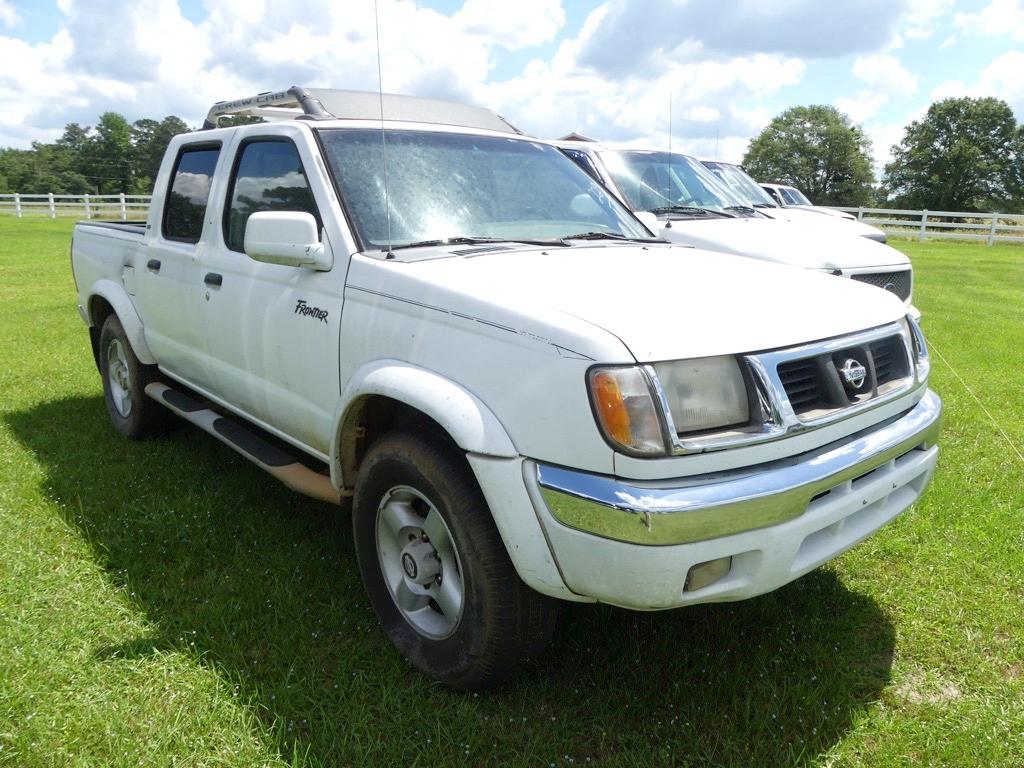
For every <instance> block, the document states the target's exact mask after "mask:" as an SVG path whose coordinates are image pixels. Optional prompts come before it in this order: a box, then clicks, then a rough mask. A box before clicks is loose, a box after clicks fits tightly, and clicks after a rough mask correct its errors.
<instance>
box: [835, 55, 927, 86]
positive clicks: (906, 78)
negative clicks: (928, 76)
mask: <svg viewBox="0 0 1024 768" xmlns="http://www.w3.org/2000/svg"><path fill="white" fill-rule="evenodd" d="M851 71H852V72H853V74H854V76H855V77H856V78H857V79H858V80H862V81H864V82H865V83H867V84H868V85H870V86H872V87H873V88H875V89H878V90H882V91H884V92H886V93H899V94H903V95H905V96H909V95H911V94H913V93H914V92H915V91H917V75H914V74H911V73H910V72H909V71H907V69H905V68H904V67H903V65H902V64H900V60H899V59H897V58H896V57H895V56H893V55H891V54H879V55H875V56H862V57H860V58H858V59H857V60H856V61H854V62H853V67H852V70H851Z"/></svg>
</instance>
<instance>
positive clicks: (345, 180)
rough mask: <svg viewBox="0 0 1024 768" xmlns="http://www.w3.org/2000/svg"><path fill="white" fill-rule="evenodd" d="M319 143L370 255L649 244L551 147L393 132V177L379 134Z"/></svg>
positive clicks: (388, 138) (344, 131)
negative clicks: (607, 241)
mask: <svg viewBox="0 0 1024 768" xmlns="http://www.w3.org/2000/svg"><path fill="white" fill-rule="evenodd" d="M320 137H321V139H322V141H323V146H324V150H325V154H326V157H327V162H328V164H329V165H330V168H331V172H332V174H333V176H334V178H335V181H336V183H337V184H338V187H339V191H340V192H341V195H342V197H343V199H344V201H345V206H346V209H347V211H348V214H349V217H350V218H351V221H352V225H353V227H354V228H355V230H356V233H357V235H358V236H359V238H360V240H361V241H362V243H363V247H365V248H367V249H382V250H383V249H387V248H388V247H401V246H410V245H412V244H417V243H422V244H427V243H430V242H433V243H434V244H438V243H437V241H450V240H460V239H461V240H463V241H465V240H466V239H477V238H480V239H496V240H513V241H515V240H541V239H548V240H554V241H557V239H558V238H565V237H571V236H573V235H580V234H584V235H589V236H590V237H592V238H593V237H598V236H604V235H610V236H611V237H618V238H622V237H626V238H638V239H649V238H650V237H651V235H650V234H649V233H648V232H647V230H646V229H645V228H644V227H643V226H642V225H641V224H640V223H639V222H638V221H636V219H634V218H633V216H632V215H631V214H630V213H629V212H628V211H627V210H626V209H625V208H624V207H623V206H622V204H621V203H619V202H618V201H617V200H616V199H615V198H614V197H613V196H612V195H611V194H609V193H608V192H606V191H605V190H604V189H603V188H602V187H601V186H600V185H598V184H597V183H596V182H595V181H594V180H593V179H591V178H590V177H589V176H588V175H587V174H586V173H584V172H583V171H582V170H581V169H580V168H578V167H577V166H576V164H575V163H574V162H573V161H572V160H570V159H569V158H567V157H565V155H563V154H562V153H561V152H559V151H558V150H557V149H555V148H554V147H552V146H550V145H547V144H541V143H538V142H533V141H528V140H524V139H517V138H505V137H498V136H479V135H474V134H465V133H442V132H432V131H402V130H388V131H386V132H385V133H384V136H383V139H384V146H385V147H386V157H387V168H386V169H385V164H384V155H383V154H382V150H381V146H382V141H381V140H382V135H381V131H380V130H377V129H355V128H330V129H322V130H321V131H320ZM385 173H386V175H385ZM385 179H386V180H387V205H388V208H387V210H386V209H385ZM388 211H390V222H389V221H388V218H389V217H388ZM389 228H390V237H389Z"/></svg>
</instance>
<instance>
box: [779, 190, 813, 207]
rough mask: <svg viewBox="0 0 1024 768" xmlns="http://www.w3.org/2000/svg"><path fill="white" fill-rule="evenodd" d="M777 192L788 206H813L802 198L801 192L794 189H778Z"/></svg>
mask: <svg viewBox="0 0 1024 768" xmlns="http://www.w3.org/2000/svg"><path fill="white" fill-rule="evenodd" d="M779 192H780V193H782V196H783V197H784V198H785V200H786V202H787V203H789V204H790V205H814V203H812V202H811V201H810V200H808V199H807V198H806V197H805V196H804V193H803V192H801V191H800V190H799V189H796V188H795V187H779Z"/></svg>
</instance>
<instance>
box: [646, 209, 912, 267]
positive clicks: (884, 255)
mask: <svg viewBox="0 0 1024 768" xmlns="http://www.w3.org/2000/svg"><path fill="white" fill-rule="evenodd" d="M810 216H814V217H815V218H816V219H818V220H820V222H821V223H820V224H818V223H815V224H814V225H808V226H805V225H804V224H802V223H801V224H798V223H796V222H793V221H777V220H772V219H717V218H716V219H712V218H707V219H682V220H675V221H672V222H671V225H672V226H671V227H667V226H665V223H664V222H663V221H662V220H660V219H659V223H660V224H661V228H660V230H661V231H660V232H659V234H660V235H661V236H662V237H664V238H665V239H666V240H669V241H670V242H673V243H680V244H684V245H693V246H695V247H697V248H705V249H707V250H709V251H721V252H723V253H733V254H736V255H737V256H750V257H753V258H755V259H764V260H766V261H776V262H779V263H780V264H790V265H792V266H795V267H803V268H805V269H821V270H833V269H843V270H846V269H856V268H863V267H905V266H907V265H909V264H910V261H909V260H908V259H907V257H906V256H904V255H903V254H902V253H900V252H899V251H897V250H896V249H895V248H890V247H889V246H888V245H884V244H882V243H878V242H874V241H873V240H869V239H867V238H864V237H854V236H852V235H855V234H857V233H856V232H855V230H856V226H857V223H856V222H848V221H842V220H841V219H836V218H834V217H826V216H820V215H815V214H810ZM831 222H834V223H831Z"/></svg>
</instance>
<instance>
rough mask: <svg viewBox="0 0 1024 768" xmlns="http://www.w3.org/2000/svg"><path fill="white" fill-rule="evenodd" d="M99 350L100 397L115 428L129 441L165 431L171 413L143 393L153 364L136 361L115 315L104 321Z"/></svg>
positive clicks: (152, 375)
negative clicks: (101, 382) (101, 394)
mask: <svg viewBox="0 0 1024 768" xmlns="http://www.w3.org/2000/svg"><path fill="white" fill-rule="evenodd" d="M99 352H100V375H101V376H102V377H103V397H104V400H106V403H107V413H108V414H109V415H110V421H111V422H112V423H113V424H114V427H116V428H117V431H118V432H120V433H121V434H122V435H124V436H125V437H128V438H131V439H132V440H141V439H143V438H147V437H153V436H155V435H158V434H162V433H164V432H166V431H167V429H168V428H169V427H170V425H171V423H172V421H173V418H174V417H173V414H172V413H171V412H170V411H168V410H167V409H166V408H164V407H163V406H161V405H160V404H159V403H157V402H156V401H154V400H152V399H150V398H149V397H147V396H146V393H145V389H146V385H147V384H149V383H150V382H152V381H155V380H156V367H155V366H151V365H143V364H142V363H141V362H139V358H137V357H136V356H135V352H134V351H133V350H132V347H131V344H130V343H129V342H128V337H127V335H126V334H125V332H124V328H123V327H122V326H121V321H120V320H118V319H117V315H113V314H112V315H109V316H108V317H107V319H106V320H105V321H104V322H103V327H102V329H101V330H100V346H99Z"/></svg>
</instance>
